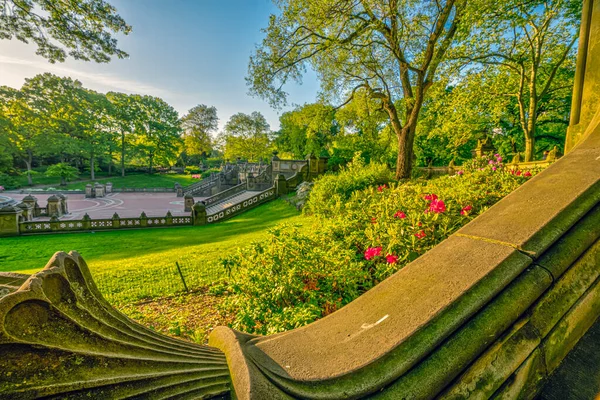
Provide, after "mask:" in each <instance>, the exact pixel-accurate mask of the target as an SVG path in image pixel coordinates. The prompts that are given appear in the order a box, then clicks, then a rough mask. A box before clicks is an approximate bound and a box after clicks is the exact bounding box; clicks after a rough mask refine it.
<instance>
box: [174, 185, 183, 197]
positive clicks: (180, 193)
mask: <svg viewBox="0 0 600 400" xmlns="http://www.w3.org/2000/svg"><path fill="white" fill-rule="evenodd" d="M175 192H176V193H177V197H183V187H182V186H181V184H179V182H175Z"/></svg>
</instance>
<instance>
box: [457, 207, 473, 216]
mask: <svg viewBox="0 0 600 400" xmlns="http://www.w3.org/2000/svg"><path fill="white" fill-rule="evenodd" d="M472 209H473V207H471V206H466V207H463V209H462V210H460V215H467V214H468V213H469V211H471V210H472Z"/></svg>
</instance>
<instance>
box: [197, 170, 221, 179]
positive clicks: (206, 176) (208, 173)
mask: <svg viewBox="0 0 600 400" xmlns="http://www.w3.org/2000/svg"><path fill="white" fill-rule="evenodd" d="M219 171H220V170H219V169H218V168H211V169H207V170H206V171H204V172H202V173H201V174H200V177H201V178H202V179H204V178H208V177H209V176H210V175H211V174H214V173H217V172H219Z"/></svg>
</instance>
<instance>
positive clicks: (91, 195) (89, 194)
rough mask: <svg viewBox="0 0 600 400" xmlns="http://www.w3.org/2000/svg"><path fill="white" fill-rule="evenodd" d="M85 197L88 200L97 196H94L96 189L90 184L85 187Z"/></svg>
mask: <svg viewBox="0 0 600 400" xmlns="http://www.w3.org/2000/svg"><path fill="white" fill-rule="evenodd" d="M85 197H86V198H87V199H91V198H94V197H96V196H94V187H93V186H92V185H91V184H90V183H88V184H87V185H85Z"/></svg>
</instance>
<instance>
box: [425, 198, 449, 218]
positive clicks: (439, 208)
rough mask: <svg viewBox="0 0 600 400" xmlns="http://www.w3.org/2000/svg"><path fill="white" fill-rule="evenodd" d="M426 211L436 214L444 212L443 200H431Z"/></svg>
mask: <svg viewBox="0 0 600 400" xmlns="http://www.w3.org/2000/svg"><path fill="white" fill-rule="evenodd" d="M427 211H432V212H434V213H436V214H440V213H443V212H444V211H446V204H444V201H443V200H438V199H435V200H432V201H431V203H430V204H429V209H428V210H427Z"/></svg>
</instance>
